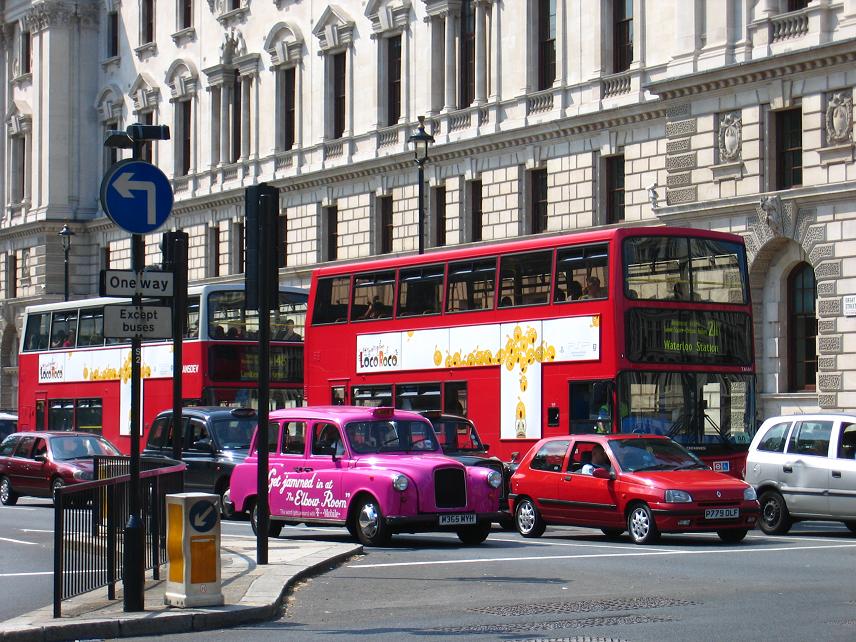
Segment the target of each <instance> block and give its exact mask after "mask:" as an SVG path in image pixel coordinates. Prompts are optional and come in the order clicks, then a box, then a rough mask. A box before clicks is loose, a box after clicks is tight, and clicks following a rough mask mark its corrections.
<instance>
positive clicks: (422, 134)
mask: <svg viewBox="0 0 856 642" xmlns="http://www.w3.org/2000/svg"><path fill="white" fill-rule="evenodd" d="M407 142H408V143H413V151H414V152H415V154H416V165H417V167H418V168H419V230H418V234H419V254H422V253H423V252H425V161H427V160H428V146H429V145H430V144H431V143H433V142H434V137H433V136H432V135H431V134H429V133H428V132H426V131H425V116H419V129H418V130H417V132H416V133H415V134H411V135H410V138H408V139H407Z"/></svg>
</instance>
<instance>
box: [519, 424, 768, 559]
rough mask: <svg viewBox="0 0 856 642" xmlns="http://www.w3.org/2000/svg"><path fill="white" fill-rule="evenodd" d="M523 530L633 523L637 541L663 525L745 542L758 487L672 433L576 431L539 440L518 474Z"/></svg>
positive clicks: (629, 526)
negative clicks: (716, 466)
mask: <svg viewBox="0 0 856 642" xmlns="http://www.w3.org/2000/svg"><path fill="white" fill-rule="evenodd" d="M508 502H509V506H510V508H511V510H512V511H513V513H514V521H515V525H516V526H517V530H518V532H519V533H520V534H521V535H523V536H524V537H539V536H541V535H542V534H543V532H544V529H545V528H546V526H547V525H548V524H567V525H572V526H589V527H593V528H599V529H601V530H602V531H603V533H604V534H606V535H608V536H610V537H617V536H619V535H621V533H623V532H624V531H625V530H626V531H628V533H629V534H630V538H631V539H632V540H633V541H634V542H635V543H636V544H648V543H651V542H654V541H656V540H657V538H658V537H659V535H660V533H679V532H680V533H682V532H693V531H714V532H716V533H717V535H719V537H720V538H721V539H722V540H723V541H725V542H729V543H737V542H740V541H742V540H743V538H744V537H746V533H747V532H748V531H749V530H750V529H752V528H754V526H755V522H756V520H757V519H758V513H759V506H758V501H757V499H756V496H755V490H754V489H753V488H752V487H751V486H750V485H749V484H747V483H745V482H743V481H741V480H739V479H735V478H734V477H731V476H729V475H725V474H723V473H718V472H714V471H712V470H711V469H710V468H709V467H708V466H707V465H706V464H704V463H703V462H702V461H701V460H700V459H699V458H698V457H696V456H695V455H693V454H692V453H690V452H688V451H687V450H685V449H684V448H683V447H682V446H680V445H679V444H677V443H675V442H674V441H672V440H671V439H669V438H668V437H663V436H656V435H623V434H614V435H571V436H566V437H550V438H547V439H542V440H541V441H539V442H538V443H536V444H535V445H534V446H533V447H532V449H531V450H530V451H529V452H528V453H527V454H526V455H525V456H524V458H523V460H522V461H521V463H520V467H519V468H518V469H517V471H516V472H515V473H514V475H513V476H512V477H511V493H510V495H509V499H508Z"/></svg>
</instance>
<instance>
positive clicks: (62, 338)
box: [51, 310, 77, 349]
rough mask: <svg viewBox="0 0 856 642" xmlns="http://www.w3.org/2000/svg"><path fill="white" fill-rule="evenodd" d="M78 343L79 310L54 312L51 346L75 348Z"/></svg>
mask: <svg viewBox="0 0 856 642" xmlns="http://www.w3.org/2000/svg"><path fill="white" fill-rule="evenodd" d="M75 345H77V310H74V311H73V312H54V313H53V318H52V321H51V348H52V349H53V348H73V347H75Z"/></svg>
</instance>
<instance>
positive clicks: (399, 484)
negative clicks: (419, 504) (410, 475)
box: [392, 475, 410, 493]
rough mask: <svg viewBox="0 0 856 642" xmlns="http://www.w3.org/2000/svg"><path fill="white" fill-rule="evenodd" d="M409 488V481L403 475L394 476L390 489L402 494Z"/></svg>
mask: <svg viewBox="0 0 856 642" xmlns="http://www.w3.org/2000/svg"><path fill="white" fill-rule="evenodd" d="M408 486H410V480H409V479H407V477H406V476H405V475H396V476H395V478H394V479H393V480H392V487H393V488H394V489H395V490H398V491H401V492H402V493H403V492H404V491H405V490H407V487H408Z"/></svg>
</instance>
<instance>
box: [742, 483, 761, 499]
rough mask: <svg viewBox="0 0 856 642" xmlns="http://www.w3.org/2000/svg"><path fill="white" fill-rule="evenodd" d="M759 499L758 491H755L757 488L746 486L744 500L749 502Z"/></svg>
mask: <svg viewBox="0 0 856 642" xmlns="http://www.w3.org/2000/svg"><path fill="white" fill-rule="evenodd" d="M756 499H758V493H756V492H755V489H754V488H752V487H751V486H750V487H749V488H745V489H744V490H743V500H744V501H747V502H751V501H754V500H756Z"/></svg>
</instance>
